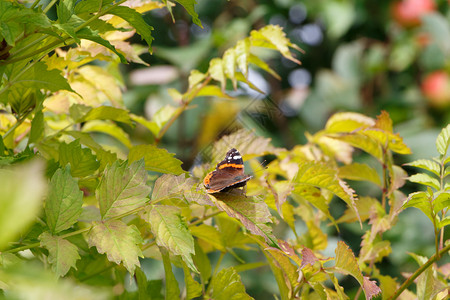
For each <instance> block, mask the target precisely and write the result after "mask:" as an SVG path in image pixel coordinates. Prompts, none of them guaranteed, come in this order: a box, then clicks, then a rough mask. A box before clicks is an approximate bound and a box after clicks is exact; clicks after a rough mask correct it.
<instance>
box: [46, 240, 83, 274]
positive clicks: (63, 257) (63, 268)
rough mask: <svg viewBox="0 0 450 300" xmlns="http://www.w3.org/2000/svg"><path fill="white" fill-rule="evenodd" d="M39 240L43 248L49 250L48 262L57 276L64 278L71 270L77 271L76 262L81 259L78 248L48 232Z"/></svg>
mask: <svg viewBox="0 0 450 300" xmlns="http://www.w3.org/2000/svg"><path fill="white" fill-rule="evenodd" d="M39 240H40V241H41V247H45V248H46V249H47V250H48V253H49V255H48V261H49V262H50V264H51V265H52V270H53V272H55V274H56V275H58V276H61V277H62V276H64V275H66V274H67V272H69V270H70V268H74V269H76V262H77V260H79V259H80V258H81V257H80V255H79V254H78V248H77V246H75V245H74V244H72V243H71V242H69V241H67V240H65V239H63V238H62V237H60V236H54V235H51V234H50V233H48V232H44V233H42V234H41V235H40V236H39Z"/></svg>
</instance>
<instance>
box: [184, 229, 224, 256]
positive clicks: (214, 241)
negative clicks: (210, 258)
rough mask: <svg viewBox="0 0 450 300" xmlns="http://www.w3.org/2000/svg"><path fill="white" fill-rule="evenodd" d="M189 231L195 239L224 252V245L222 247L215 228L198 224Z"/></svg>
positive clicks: (220, 237)
mask: <svg viewBox="0 0 450 300" xmlns="http://www.w3.org/2000/svg"><path fill="white" fill-rule="evenodd" d="M190 231H191V233H192V235H193V236H195V237H196V238H198V239H201V240H203V241H204V242H205V243H208V244H210V245H212V246H213V247H214V248H215V249H217V250H219V251H223V252H226V245H224V244H223V241H222V239H223V237H222V236H221V235H220V232H219V231H218V230H217V229H216V228H215V227H213V226H209V225H206V224H200V225H198V226H195V227H191V228H190Z"/></svg>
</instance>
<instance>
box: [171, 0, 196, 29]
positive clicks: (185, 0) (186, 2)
mask: <svg viewBox="0 0 450 300" xmlns="http://www.w3.org/2000/svg"><path fill="white" fill-rule="evenodd" d="M175 2H178V3H180V4H181V5H183V7H184V9H186V11H187V12H188V14H190V15H191V17H192V21H193V22H194V24H196V25H198V26H200V27H201V28H203V26H202V22H200V19H199V18H198V14H197V13H196V12H195V9H194V5H195V4H197V2H196V1H195V0H175Z"/></svg>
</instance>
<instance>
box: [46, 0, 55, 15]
mask: <svg viewBox="0 0 450 300" xmlns="http://www.w3.org/2000/svg"><path fill="white" fill-rule="evenodd" d="M56 1H58V0H52V1H51V2H50V3H49V4H48V5H47V6H46V7H45V8H44V10H43V11H42V12H43V13H44V14H46V13H47V12H48V11H49V10H50V8H52V6H53V5H55V3H56Z"/></svg>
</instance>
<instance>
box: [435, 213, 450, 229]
mask: <svg viewBox="0 0 450 300" xmlns="http://www.w3.org/2000/svg"><path fill="white" fill-rule="evenodd" d="M448 225H450V216H446V217H445V218H443V219H442V220H441V221H440V222H439V224H438V226H437V229H441V228H443V227H445V226H448Z"/></svg>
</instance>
